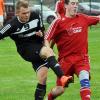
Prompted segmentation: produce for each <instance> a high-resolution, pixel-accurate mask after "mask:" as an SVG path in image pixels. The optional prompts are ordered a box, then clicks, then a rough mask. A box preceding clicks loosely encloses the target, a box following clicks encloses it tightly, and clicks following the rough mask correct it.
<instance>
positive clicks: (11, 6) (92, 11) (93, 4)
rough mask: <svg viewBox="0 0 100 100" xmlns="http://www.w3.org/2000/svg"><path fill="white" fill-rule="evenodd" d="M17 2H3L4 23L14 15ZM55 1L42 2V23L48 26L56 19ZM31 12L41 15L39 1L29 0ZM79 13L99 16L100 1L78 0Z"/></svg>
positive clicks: (14, 0)
mask: <svg viewBox="0 0 100 100" xmlns="http://www.w3.org/2000/svg"><path fill="white" fill-rule="evenodd" d="M16 1H17V0H5V8H6V13H7V17H6V19H5V23H6V22H7V21H8V20H9V19H11V18H12V17H13V16H14V15H15V3H16ZM56 1H57V0H42V9H43V11H42V14H43V21H44V22H46V23H48V24H50V23H51V22H52V21H53V20H54V19H55V17H56V14H55V11H54V9H55V3H56ZM29 2H30V7H31V8H32V10H37V11H38V12H39V13H41V0H29ZM78 12H79V13H85V14H87V15H93V16H94V15H100V0H79V7H78Z"/></svg>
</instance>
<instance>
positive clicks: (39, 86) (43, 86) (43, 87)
mask: <svg viewBox="0 0 100 100" xmlns="http://www.w3.org/2000/svg"><path fill="white" fill-rule="evenodd" d="M37 88H39V89H46V85H43V84H40V83H38V84H37Z"/></svg>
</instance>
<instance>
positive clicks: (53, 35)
mask: <svg viewBox="0 0 100 100" xmlns="http://www.w3.org/2000/svg"><path fill="white" fill-rule="evenodd" d="M77 8H78V0H65V9H66V13H65V16H63V17H61V18H58V19H55V21H53V23H52V24H51V26H50V27H49V29H48V31H47V32H46V35H45V43H46V45H47V46H49V43H50V42H51V41H53V42H54V43H56V45H57V48H58V54H59V57H58V61H59V63H60V65H61V68H62V70H63V71H64V74H65V75H66V76H73V75H74V74H76V75H77V76H78V78H79V81H80V86H81V88H80V96H81V100H90V97H91V89H90V80H89V76H90V62H89V57H88V27H89V26H91V25H95V24H97V23H98V22H99V21H100V16H94V17H93V16H88V15H84V14H78V13H77ZM67 85H68V84H67ZM63 92H64V88H63V87H62V86H61V83H60V81H59V78H57V86H56V88H53V89H52V90H51V92H50V93H49V94H48V100H54V99H55V98H56V97H57V96H59V95H61V94H62V93H63Z"/></svg>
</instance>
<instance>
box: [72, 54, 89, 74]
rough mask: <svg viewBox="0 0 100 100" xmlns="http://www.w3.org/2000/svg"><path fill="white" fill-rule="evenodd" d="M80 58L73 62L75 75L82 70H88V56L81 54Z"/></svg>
mask: <svg viewBox="0 0 100 100" xmlns="http://www.w3.org/2000/svg"><path fill="white" fill-rule="evenodd" d="M79 59H80V60H79V61H78V62H77V63H76V64H75V67H74V68H75V73H76V74H77V76H78V75H79V73H80V72H81V71H83V70H85V71H87V72H90V61H89V57H88V56H85V55H84V56H83V58H79Z"/></svg>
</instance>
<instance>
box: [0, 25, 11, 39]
mask: <svg viewBox="0 0 100 100" xmlns="http://www.w3.org/2000/svg"><path fill="white" fill-rule="evenodd" d="M11 30H12V29H11V24H7V25H5V26H4V27H2V29H0V39H3V38H5V37H7V36H9V35H10V34H11Z"/></svg>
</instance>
